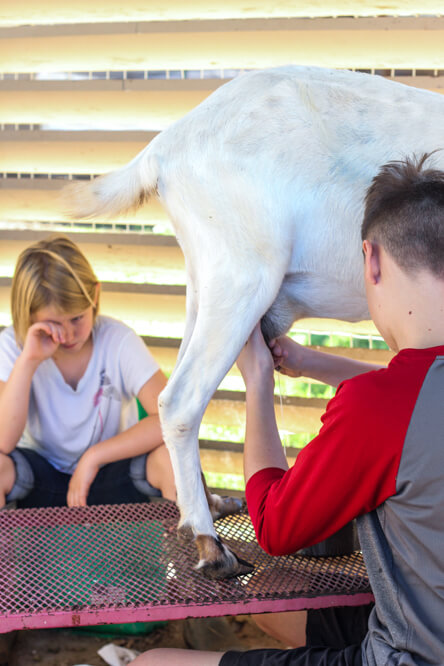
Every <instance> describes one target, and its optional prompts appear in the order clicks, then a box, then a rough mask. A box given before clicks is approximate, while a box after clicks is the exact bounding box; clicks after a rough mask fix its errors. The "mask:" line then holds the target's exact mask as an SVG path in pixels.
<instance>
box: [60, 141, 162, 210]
mask: <svg viewBox="0 0 444 666" xmlns="http://www.w3.org/2000/svg"><path fill="white" fill-rule="evenodd" d="M148 148H149V147H147V148H145V149H144V150H143V151H142V152H141V153H139V155H137V156H136V157H135V158H134V159H133V160H132V161H131V162H129V163H128V164H126V165H125V166H124V167H122V168H121V169H117V170H116V171H111V172H110V173H107V174H105V175H103V176H99V177H98V178H95V179H94V180H92V181H89V182H88V181H77V182H75V183H72V184H70V185H68V186H67V187H65V188H63V190H62V193H61V206H62V209H63V212H64V213H65V214H66V215H68V216H69V217H71V218H81V219H95V218H110V217H115V216H116V215H119V214H123V213H126V212H128V211H129V210H132V209H133V210H134V209H136V208H139V207H140V206H141V205H142V204H143V203H144V202H145V201H146V200H147V199H148V198H149V197H150V196H151V195H152V194H153V193H154V192H155V191H156V186H157V178H158V169H157V160H156V158H155V157H154V156H153V155H152V154H150V152H149V150H148Z"/></svg>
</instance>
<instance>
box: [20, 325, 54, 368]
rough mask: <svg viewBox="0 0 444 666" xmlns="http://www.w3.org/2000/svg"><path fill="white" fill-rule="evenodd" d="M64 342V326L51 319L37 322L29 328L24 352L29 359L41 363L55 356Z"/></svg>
mask: <svg viewBox="0 0 444 666" xmlns="http://www.w3.org/2000/svg"><path fill="white" fill-rule="evenodd" d="M64 342H65V333H64V331H63V328H62V326H59V325H58V324H54V323H53V322H49V321H41V322H37V323H36V324H33V325H32V326H30V327H29V329H28V332H27V334H26V338H25V344H24V346H23V352H22V353H23V354H24V356H25V357H26V358H28V359H29V360H32V361H36V362H37V363H41V362H42V361H45V360H46V359H47V358H50V357H51V356H53V355H54V354H55V352H56V351H57V349H58V347H59V345H60V344H63V343H64Z"/></svg>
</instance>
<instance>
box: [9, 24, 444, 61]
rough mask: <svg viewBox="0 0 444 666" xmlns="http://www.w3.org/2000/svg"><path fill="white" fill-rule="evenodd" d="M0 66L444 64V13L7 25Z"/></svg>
mask: <svg viewBox="0 0 444 666" xmlns="http://www.w3.org/2000/svg"><path fill="white" fill-rule="evenodd" d="M1 36H2V37H3V39H2V40H1V42H0V71H1V72H39V71H40V72H42V71H46V72H55V71H92V70H96V71H103V70H122V69H126V70H141V69H149V70H156V69H158V70H165V69H177V70H181V69H214V68H241V69H243V68H257V67H268V66H276V65H282V64H287V63H289V62H297V63H299V64H305V65H323V66H328V67H359V68H366V67H378V68H415V67H416V68H423V69H424V68H425V69H427V68H438V69H442V68H444V50H443V49H442V44H443V41H444V19H442V18H410V17H409V18H375V19H371V18H370V19H367V18H362V19H349V18H338V19H335V20H334V21H332V20H331V19H313V20H310V21H307V20H304V19H268V20H264V21H261V20H246V21H195V22H170V23H155V22H146V23H119V24H106V23H103V24H95V25H72V26H50V27H44V28H38V27H29V28H17V29H15V28H11V29H10V30H6V29H5V30H3V31H2V34H1Z"/></svg>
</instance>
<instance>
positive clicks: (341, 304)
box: [262, 273, 369, 339]
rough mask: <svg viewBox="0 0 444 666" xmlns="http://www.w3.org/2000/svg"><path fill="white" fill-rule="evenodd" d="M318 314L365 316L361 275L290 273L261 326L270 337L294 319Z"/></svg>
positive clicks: (347, 317) (349, 318) (353, 318)
mask: <svg viewBox="0 0 444 666" xmlns="http://www.w3.org/2000/svg"><path fill="white" fill-rule="evenodd" d="M304 317H321V318H328V319H342V320H344V321H360V320H363V319H368V317H369V314H368V309H367V301H366V298H365V292H364V287H363V284H362V279H360V280H358V281H357V282H355V283H349V284H346V283H344V282H339V281H337V280H335V279H334V277H325V276H313V275H310V274H307V273H292V274H291V275H288V276H286V278H285V280H284V282H283V284H282V286H281V288H280V290H279V293H278V295H277V297H276V299H275V301H274V303H273V305H272V306H271V308H270V309H269V310H268V311H267V312H266V314H265V315H264V317H263V318H262V330H263V332H264V335H265V336H266V338H268V339H271V338H274V337H277V336H279V335H283V334H284V333H286V332H287V331H288V330H289V328H290V327H291V325H292V323H293V322H294V321H295V320H296V319H302V318H304Z"/></svg>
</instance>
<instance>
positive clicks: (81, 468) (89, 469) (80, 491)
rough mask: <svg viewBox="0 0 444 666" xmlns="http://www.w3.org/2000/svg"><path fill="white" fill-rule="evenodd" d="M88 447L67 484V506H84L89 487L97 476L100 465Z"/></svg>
mask: <svg viewBox="0 0 444 666" xmlns="http://www.w3.org/2000/svg"><path fill="white" fill-rule="evenodd" d="M89 451H90V449H88V451H85V453H84V454H83V456H82V457H81V458H80V460H79V462H78V465H77V467H76V469H75V470H74V473H73V475H72V477H71V480H70V482H69V486H68V495H67V497H66V503H67V505H68V506H86V505H87V499H88V493H89V489H90V487H91V484H92V482H93V481H94V479H95V478H96V476H97V473H98V471H99V469H100V466H99V465H98V464H97V463H95V462H94V461H93V459H92V456H90V455H89Z"/></svg>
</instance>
